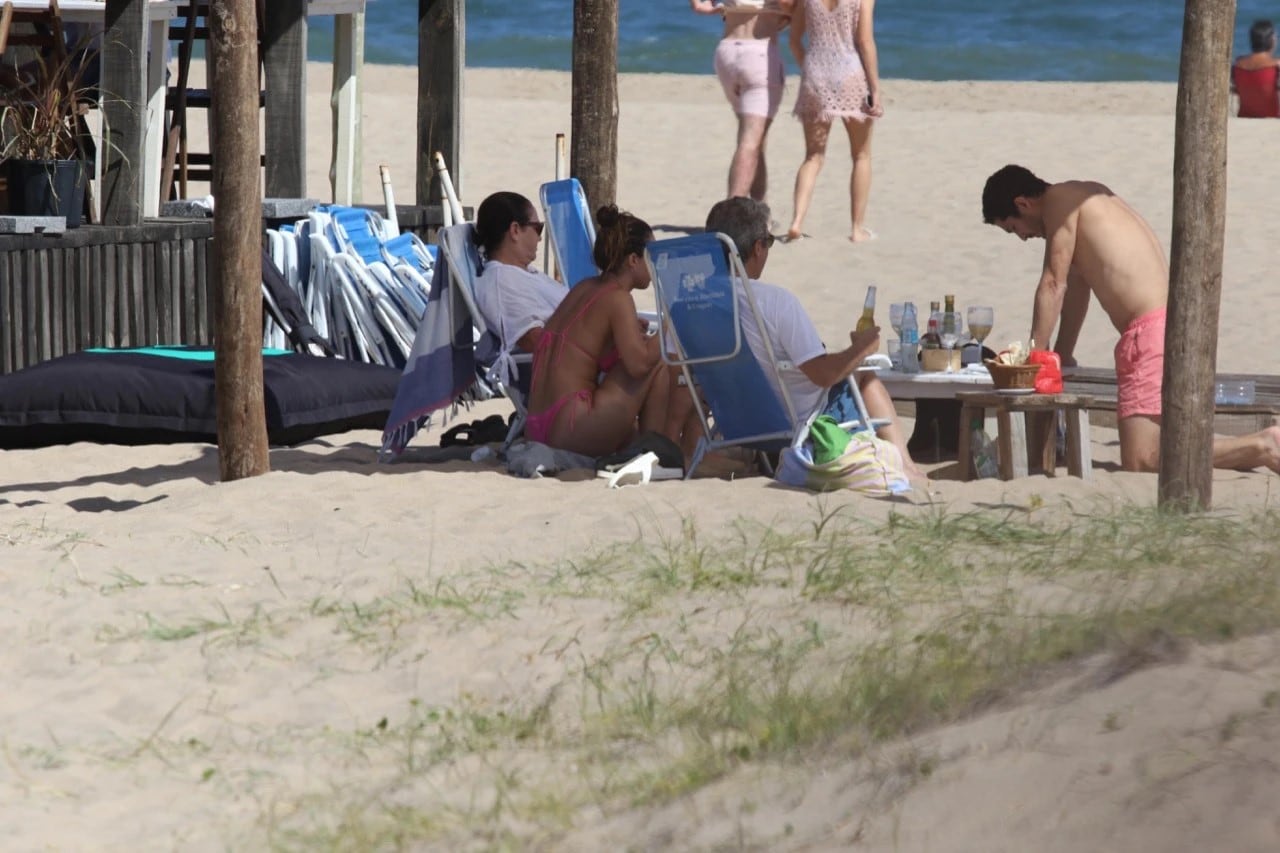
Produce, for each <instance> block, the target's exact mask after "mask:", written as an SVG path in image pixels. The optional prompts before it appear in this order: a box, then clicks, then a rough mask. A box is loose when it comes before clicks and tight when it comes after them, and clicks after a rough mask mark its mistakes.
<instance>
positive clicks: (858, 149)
mask: <svg viewBox="0 0 1280 853" xmlns="http://www.w3.org/2000/svg"><path fill="white" fill-rule="evenodd" d="M844 129H845V132H846V133H847V134H848V135H849V154H850V156H851V158H852V159H853V173H852V174H851V175H850V176H849V211H850V214H851V216H850V218H851V221H852V225H853V229H852V231H850V233H849V240H850V241H852V242H854V243H861V242H863V241H865V240H870V239H872V238H873V237H875V235H874V234H873V233H872V232H871V231H870V230H869V229H868V228H867V227H866V225H865V224H864V223H865V220H866V216H867V199H868V197H869V196H870V195H871V122H869V121H858V120H856V119H852V118H846V119H844ZM830 135H831V122H830V121H812V122H810V121H806V122H805V123H804V162H803V163H801V164H800V169H799V171H797V172H796V187H795V213H794V215H793V218H792V220H791V227H790V228H788V229H787V239H789V240H797V239H799V238H800V237H802V236H803V234H804V232H803V230H802V229H803V227H804V219H805V216H807V215H808V213H809V204H810V202H811V201H812V200H813V188H814V186H815V185H816V184H817V182H818V174H819V173H820V172H821V171H822V166H823V163H824V162H825V161H826V154H827V141H828V139H829V137H830Z"/></svg>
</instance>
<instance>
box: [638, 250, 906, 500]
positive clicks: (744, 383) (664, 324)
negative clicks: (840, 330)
mask: <svg viewBox="0 0 1280 853" xmlns="http://www.w3.org/2000/svg"><path fill="white" fill-rule="evenodd" d="M645 260H646V262H647V263H648V265H649V272H650V274H651V276H652V278H653V287H654V290H655V292H656V296H657V303H658V316H659V325H658V334H659V336H660V341H661V344H662V357H663V360H664V361H666V362H667V363H668V364H672V365H675V366H678V367H680V368H681V370H682V372H683V373H684V377H685V381H686V382H687V383H688V385H689V387H690V388H691V389H695V388H696V392H695V393H694V394H693V399H694V405H695V408H696V410H697V412H698V419H699V420H700V421H701V423H702V430H703V437H702V438H701V439H700V440H699V441H698V446H697V449H696V450H695V451H694V454H693V459H692V460H691V462H690V464H689V468H688V470H687V471H686V472H685V477H686V479H687V478H689V477H691V476H693V472H694V470H695V469H696V468H697V467H698V464H699V463H700V462H701V461H702V458H703V457H704V456H705V455H706V454H707V452H708V451H711V450H718V449H720V448H724V447H736V446H743V447H748V448H751V449H753V450H757V451H764V452H770V451H780V450H782V449H783V448H785V447H787V446H791V447H799V446H800V445H801V444H802V443H803V442H804V440H805V438H806V437H807V436H808V434H809V425H810V424H811V423H812V422H813V419H814V418H815V417H816V416H817V415H818V414H820V412H797V411H796V409H795V405H794V403H793V402H792V400H791V399H790V398H789V397H788V396H787V394H786V392H785V388H786V386H785V385H784V384H783V382H782V377H781V375H780V373H779V371H780V370H781V369H782V368H784V367H790V366H791V365H790V364H788V363H787V362H785V361H781V360H779V359H778V358H777V357H776V356H775V354H774V352H773V348H772V345H771V344H770V342H769V339H768V336H767V335H762V337H763V338H764V345H765V348H766V349H767V350H768V352H767V356H766V358H765V359H763V360H758V359H757V358H756V356H755V354H754V353H753V352H752V350H751V348H750V346H748V345H747V344H746V343H745V342H744V340H743V335H742V321H741V312H742V310H744V306H745V310H749V311H751V313H752V316H753V318H754V319H755V322H756V327H757V328H759V329H761V330H763V329H764V328H765V324H764V323H763V322H762V321H761V317H760V311H759V308H758V307H757V305H756V301H755V297H754V295H753V294H752V292H751V285H750V282H749V280H748V278H747V273H746V270H745V269H744V268H743V266H742V261H741V259H739V257H738V252H737V249H735V248H734V245H733V241H731V240H730V239H729V238H728V237H726V236H725V235H723V234H694V235H691V236H688V237H678V238H675V239H671V240H658V241H655V242H653V243H650V244H649V246H648V248H647V249H646V250H645ZM766 371H768V373H766ZM769 375H772V377H773V380H774V381H773V382H772V383H771V382H770V381H769V378H768V377H769ZM849 387H850V390H851V393H852V395H853V400H854V402H855V403H856V405H857V410H858V413H859V419H858V420H856V421H850V422H848V423H845V424H841V426H843V427H845V428H846V429H848V428H850V427H853V426H857V425H861V424H865V425H869V426H872V427H874V426H878V425H881V424H883V423H884V422H883V421H880V422H873V421H872V419H871V417H870V416H869V415H868V413H867V408H866V404H865V403H864V402H863V400H862V394H861V393H860V392H859V391H858V385H857V382H855V381H854V380H853V379H852V377H851V378H850V379H849ZM775 388H776V389H784V390H783V391H782V393H781V395H780V394H779V393H778V391H777V390H775Z"/></svg>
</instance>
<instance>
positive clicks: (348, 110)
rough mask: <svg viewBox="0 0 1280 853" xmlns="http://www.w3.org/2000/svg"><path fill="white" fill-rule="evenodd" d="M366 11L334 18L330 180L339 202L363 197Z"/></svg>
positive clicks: (335, 198) (346, 202) (335, 199)
mask: <svg viewBox="0 0 1280 853" xmlns="http://www.w3.org/2000/svg"><path fill="white" fill-rule="evenodd" d="M364 15H365V13H364V12H352V13H351V14H346V15H337V16H335V17H334V19H333V95H332V97H331V98H330V104H331V105H332V107H333V160H332V165H331V166H330V167H329V184H330V186H332V188H333V200H334V201H335V202H336V203H338V204H348V205H350V204H355V203H356V202H357V201H358V200H359V199H360V197H361V177H360V172H361V169H362V164H361V162H360V158H361V144H360V134H361V130H360V110H361V106H360V105H361V103H362V98H363V94H362V93H361V90H360V87H361V86H362V85H364V84H363V82H362V81H361V79H360V78H361V77H362V76H363V72H362V71H361V69H362V68H363V67H364Z"/></svg>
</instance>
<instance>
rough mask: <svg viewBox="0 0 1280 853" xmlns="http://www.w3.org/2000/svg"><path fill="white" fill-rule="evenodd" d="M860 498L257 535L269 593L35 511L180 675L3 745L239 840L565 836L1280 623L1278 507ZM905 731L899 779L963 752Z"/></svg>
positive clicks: (275, 843) (67, 777)
mask: <svg viewBox="0 0 1280 853" xmlns="http://www.w3.org/2000/svg"><path fill="white" fill-rule="evenodd" d="M860 508H861V509H865V506H864V505H861V504H860V503H859V502H857V501H852V502H840V501H838V500H828V501H821V502H818V503H817V504H816V509H815V511H814V513H813V516H812V517H811V518H809V519H802V520H800V521H798V522H795V523H791V524H782V523H778V522H775V523H771V524H765V523H761V522H758V521H753V520H750V519H740V520H738V521H737V522H735V523H733V524H731V525H728V526H726V527H724V528H722V529H717V530H713V531H709V530H704V529H702V528H700V527H699V526H698V525H697V524H696V523H695V522H694V521H691V520H688V519H686V520H685V521H684V523H683V524H682V525H677V526H676V527H675V528H674V529H672V528H667V530H668V531H669V532H667V533H665V534H664V533H661V532H654V531H661V530H662V529H663V528H662V526H661V525H659V524H657V523H656V522H655V523H651V521H650V520H646V519H636V520H635V530H636V531H637V533H636V534H635V536H634V538H633V539H632V540H631V541H626V542H622V543H619V544H615V545H612V546H608V547H602V548H600V549H598V550H596V551H594V552H591V553H586V554H581V555H576V556H574V557H572V558H569V557H566V558H562V559H559V560H552V561H549V562H545V563H529V564H520V563H501V564H487V565H486V564H476V565H473V566H470V567H461V568H458V569H455V570H451V571H449V572H448V573H447V574H441V573H438V572H433V571H432V570H431V569H430V568H429V567H428V568H423V567H409V566H403V565H401V566H396V567H394V568H393V569H392V570H390V571H389V572H388V573H387V575H386V576H385V577H384V578H378V579H376V580H374V581H368V580H366V581H363V582H362V583H361V584H356V585H353V586H352V587H351V588H346V587H345V586H344V585H343V584H341V583H340V582H338V583H335V581H334V579H335V577H338V578H340V575H341V573H340V572H335V571H333V570H332V567H327V568H326V569H325V571H322V572H318V573H315V574H308V573H306V572H301V571H292V570H291V571H290V572H289V573H288V575H287V576H286V575H285V574H284V573H283V572H281V573H280V574H279V577H277V572H276V571H275V570H273V569H271V568H270V567H269V565H263V564H262V563H264V562H266V558H265V557H264V558H261V559H259V556H258V552H256V551H252V550H250V551H248V552H246V553H247V554H248V555H250V556H249V557H248V559H250V560H251V563H250V565H252V571H253V572H254V573H256V575H257V577H256V584H255V585H254V586H253V587H252V594H249V595H244V594H242V593H244V592H245V591H246V589H245V587H243V586H240V585H236V586H235V587H234V588H235V589H236V592H235V593H234V594H231V593H229V592H228V589H231V587H227V586H226V582H225V581H223V580H221V579H214V577H211V576H210V575H208V574H204V575H201V576H199V577H196V576H187V575H174V574H163V573H160V574H153V573H149V572H147V571H145V570H142V569H140V568H132V567H124V566H121V567H117V568H102V569H100V570H98V571H96V572H93V573H88V574H82V573H81V570H80V568H79V566H78V564H77V563H76V562H75V560H76V556H75V555H76V553H77V548H78V547H79V545H80V543H82V538H81V537H77V536H73V535H69V534H66V533H64V532H62V531H59V530H57V529H53V528H45V527H44V526H40V527H32V528H24V529H21V530H13V531H11V532H10V534H9V539H8V541H9V543H10V544H12V545H13V546H14V547H18V546H19V545H20V544H23V543H25V544H27V545H29V546H32V547H38V548H39V549H41V551H42V552H44V553H47V554H48V555H49V560H50V564H51V565H53V566H54V568H51V569H50V573H49V578H50V580H49V585H50V588H51V589H52V590H54V591H55V592H57V594H58V595H59V596H62V597H71V598H74V596H75V595H82V596H102V597H104V598H109V599H110V600H111V602H112V608H111V612H112V613H113V614H114V615H115V616H114V618H113V620H112V621H111V622H109V623H105V624H99V625H96V626H93V625H89V626H84V627H83V630H84V632H85V637H84V642H90V643H92V644H93V648H92V649H90V650H89V652H88V654H89V655H90V657H91V658H93V659H97V660H101V661H103V662H105V663H107V664H109V665H117V664H118V665H121V666H128V667H137V666H139V665H141V666H144V667H145V668H146V669H147V670H149V671H155V672H161V673H166V674H168V675H170V676H171V677H172V678H173V679H175V683H181V684H182V685H184V686H182V687H181V688H178V687H176V686H175V689H174V690H173V691H172V692H171V693H170V694H169V695H167V696H166V697H165V698H164V699H162V700H161V699H160V698H159V697H156V701H154V702H152V703H151V704H150V705H146V704H145V703H144V704H143V705H141V706H139V707H142V708H146V710H145V712H144V713H143V716H142V718H141V719H140V721H139V724H138V725H135V726H132V727H122V728H120V729H113V728H107V729H105V730H94V731H88V732H84V731H71V732H70V733H68V730H67V729H66V728H65V727H64V728H61V729H59V731H58V733H57V735H56V736H55V732H54V729H53V728H52V727H50V728H49V729H48V735H49V736H48V738H47V739H36V738H28V739H26V740H22V739H5V740H4V741H3V743H2V744H0V746H3V750H2V755H3V759H4V761H5V763H6V765H7V767H8V769H9V770H10V771H11V778H13V779H15V780H17V782H15V784H17V785H19V789H20V790H24V791H33V790H39V791H52V792H55V793H58V795H59V796H60V797H70V796H75V794H74V790H75V789H74V787H73V785H74V781H72V780H74V779H75V778H77V777H78V772H77V771H79V772H85V770H86V766H88V767H96V768H97V770H96V771H94V772H101V773H104V774H105V778H107V779H111V780H116V782H115V783H118V784H119V785H120V786H121V789H122V790H125V791H129V790H132V791H133V793H132V796H133V797H134V798H138V797H142V796H147V794H143V793H141V791H143V790H145V791H151V792H154V793H152V794H150V796H159V795H160V791H161V790H164V791H165V792H166V793H167V790H168V789H172V790H174V791H178V792H183V793H182V794H181V797H182V801H183V803H184V810H183V818H182V820H183V825H184V826H186V825H190V826H191V827H193V828H192V829H191V830H190V831H191V832H193V833H199V835H200V837H202V838H206V839H217V842H216V843H217V844H218V845H220V846H226V847H227V848H230V849H245V848H254V849H259V848H262V847H264V846H266V847H270V848H273V849H278V850H308V851H311V850H350V851H366V850H397V849H419V848H430V849H449V850H461V849H486V850H487V849H494V850H525V849H557V848H558V847H559V846H561V845H563V844H566V843H570V842H571V840H572V839H574V838H577V837H578V835H577V834H578V833H583V832H587V833H589V832H590V831H591V830H592V828H593V827H597V826H599V825H600V824H601V823H602V822H606V821H609V820H611V819H614V818H622V817H626V816H634V815H637V814H640V815H643V814H647V813H648V812H650V811H657V810H660V809H663V808H664V807H666V806H668V805H670V804H673V803H677V802H679V801H681V800H682V799H684V798H687V797H689V796H691V795H693V794H696V793H698V792H700V791H703V790H706V789H708V788H709V787H710V786H713V785H716V784H720V783H725V782H731V781H732V780H733V779H734V778H735V777H736V776H737V775H738V774H745V775H747V776H749V775H750V774H753V773H759V772H765V771H769V770H774V769H777V768H785V769H790V770H792V771H794V772H797V773H801V774H803V773H804V772H805V771H806V770H807V769H809V768H813V767H815V766H818V765H821V764H822V762H830V761H833V760H840V761H855V760H858V759H859V758H861V757H865V756H872V757H874V756H877V755H879V754H880V753H879V750H880V749H881V748H882V747H889V746H892V745H894V744H895V743H898V742H901V741H902V740H903V739H904V738H908V737H910V736H912V735H915V734H918V733H922V732H928V731H930V730H932V729H935V728H937V727H942V726H946V725H948V724H951V723H954V722H957V721H961V720H965V719H967V718H972V717H974V716H976V715H980V714H982V713H983V712H985V711H988V710H991V709H999V708H1003V707H1012V706H1013V705H1015V704H1016V703H1017V702H1018V701H1019V699H1020V697H1022V696H1024V695H1026V693H1027V691H1029V690H1034V689H1038V688H1041V687H1045V686H1048V685H1052V684H1056V683H1060V682H1061V681H1062V680H1063V679H1065V678H1068V677H1070V676H1072V675H1073V674H1074V673H1078V672H1079V671H1080V668H1081V665H1082V663H1084V662H1086V661H1087V662H1088V664H1089V666H1090V667H1091V668H1092V671H1094V672H1099V673H1101V675H1099V676H1098V679H1099V683H1108V682H1112V681H1115V680H1117V679H1120V678H1123V677H1125V676H1126V675H1128V674H1130V673H1132V672H1135V671H1137V670H1140V669H1142V668H1144V667H1147V666H1151V665H1154V664H1160V663H1165V662H1176V661H1178V660H1180V659H1181V658H1182V657H1183V656H1184V655H1185V654H1186V653H1187V650H1188V649H1189V648H1190V647H1191V645H1192V644H1195V643H1215V642H1220V641H1229V640H1234V639H1237V638H1242V637H1248V636H1251V635H1255V634H1261V633H1267V632H1273V631H1276V630H1277V629H1280V559H1278V556H1280V555H1278V554H1277V548H1276V547H1275V546H1274V545H1273V544H1272V543H1271V542H1270V541H1269V540H1268V539H1267V538H1266V537H1265V536H1260V535H1259V533H1260V532H1262V531H1270V530H1274V529H1276V528H1277V523H1278V522H1280V517H1278V516H1280V513H1278V512H1277V511H1275V510H1271V509H1260V510H1257V511H1252V512H1235V513H1228V512H1218V513H1212V514H1204V515H1178V514H1165V513H1162V512H1160V511H1158V510H1155V509H1147V508H1137V507H1134V506H1130V505H1123V504H1091V505H1089V506H1087V507H1073V506H1071V505H1070V504H1066V503H1059V504H1054V505H1046V504H1044V503H1042V502H1040V501H1037V500H1035V499H1032V500H1031V501H1030V502H1029V503H1028V504H1027V505H1026V506H1021V507H1016V506H1008V505H1005V506H1002V507H1000V508H988V509H982V510H979V511H972V512H959V511H954V510H944V509H938V508H934V507H911V506H908V507H904V508H902V510H901V511H898V510H895V511H893V512H891V513H889V514H888V515H887V517H884V516H882V519H881V520H868V519H867V518H865V517H861V516H859V514H858V513H859V510H860ZM19 540H21V542H19ZM235 540H236V535H235V534H234V533H233V532H228V533H227V535H226V536H225V537H222V538H221V539H219V540H218V541H213V540H209V541H203V540H202V541H201V542H200V543H199V544H198V546H195V547H198V548H204V549H210V550H212V549H217V550H222V549H223V548H225V547H226V546H225V543H226V542H229V541H235ZM69 543H75V544H74V546H73V547H69ZM90 544H91V543H90ZM285 546H286V547H288V543H287V542H286V543H285ZM3 547H10V546H9V545H4V546H3ZM59 566H62V567H70V568H71V569H72V571H70V572H68V571H66V569H65V568H58V567H59ZM263 572H265V574H264V573H263ZM215 577H216V576H215ZM239 577H242V578H244V577H248V576H247V575H239ZM55 579H61V580H56V581H55ZM64 584H65V586H64ZM162 588H163V589H162ZM41 630H53V628H52V627H44V628H41ZM128 671H133V670H128ZM264 673H266V674H269V675H268V677H269V679H270V680H271V681H276V682H280V683H287V684H289V685H290V688H289V689H290V690H292V691H296V693H297V695H298V701H299V703H300V705H299V709H298V715H297V719H290V718H289V715H288V713H287V712H286V713H283V714H282V713H281V711H282V709H285V708H287V707H288V701H287V700H286V701H284V702H281V701H280V699H279V697H267V698H266V700H265V701H264V702H263V703H262V704H261V705H256V706H253V707H246V702H247V700H250V699H252V698H254V697H246V696H245V695H244V694H245V691H246V687H245V685H246V684H248V683H250V682H247V681H245V680H243V678H244V677H248V675H256V676H257V677H258V678H259V680H258V681H254V682H252V683H254V684H259V685H262V684H263V682H262V680H261V677H262V676H263V674H264ZM242 675H243V677H242ZM1276 696H1280V691H1277V690H1272V691H1271V692H1270V693H1268V694H1267V697H1268V698H1264V699H1263V701H1262V707H1260V708H1259V711H1260V712H1263V711H1265V712H1266V713H1272V714H1274V713H1276V708H1277V707H1278V706H1280V699H1277V698H1276ZM223 697H226V698H223ZM1268 702H1270V704H1269V705H1268ZM247 704H249V705H252V702H248V703H247ZM366 708H367V709H368V710H367V711H366V710H365V709H366ZM1267 709H1270V710H1267ZM1248 723H1249V721H1248V720H1245V719H1240V720H1235V719H1234V718H1233V720H1228V721H1227V722H1226V723H1224V724H1223V726H1222V737H1223V738H1224V739H1229V738H1231V737H1233V736H1234V735H1235V732H1236V731H1237V730H1238V729H1239V727H1241V726H1246V725H1248ZM117 725H122V724H119V723H117ZM1099 725H1100V727H1101V728H1102V729H1105V730H1113V729H1117V728H1119V727H1121V726H1123V725H1124V720H1123V719H1121V718H1120V717H1119V716H1115V717H1109V718H1107V719H1104V720H1100V722H1099ZM104 731H105V733H104ZM114 731H120V732H121V733H120V734H113V732H114ZM126 731H127V732H128V734H125V733H124V732H126ZM895 755H897V758H894V759H893V760H892V761H893V766H892V767H891V768H889V769H888V770H887V771H886V772H887V773H889V774H890V775H891V776H892V777H893V778H892V780H891V781H892V784H891V785H889V786H888V788H890V789H892V790H906V789H908V788H910V786H911V785H912V784H914V782H915V781H918V780H921V779H925V778H928V777H929V776H930V775H931V774H932V773H933V772H934V771H935V769H936V768H937V767H938V766H939V762H940V761H942V760H944V759H943V758H941V757H940V756H937V755H934V754H931V753H930V752H928V751H927V750H923V751H913V750H911V749H907V750H899V751H897V752H895ZM877 760H878V759H877ZM60 774H61V775H60ZM59 780H64V781H59ZM115 783H113V784H115ZM59 785H60V786H62V787H58V786H59ZM748 807H749V806H748V805H746V804H743V805H742V808H744V809H745V808H748ZM779 832H784V828H782V827H780V828H779ZM757 842H759V839H757ZM726 843H728V842H726ZM587 846H588V847H589V846H590V845H589V844H588V845H587ZM765 846H769V844H768V842H767V840H766V842H765Z"/></svg>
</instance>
